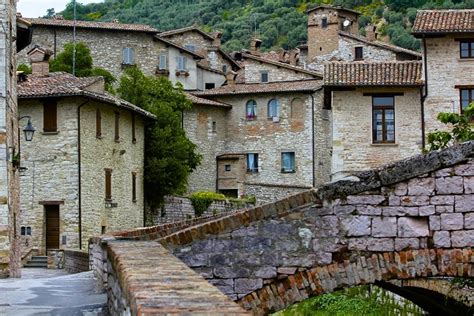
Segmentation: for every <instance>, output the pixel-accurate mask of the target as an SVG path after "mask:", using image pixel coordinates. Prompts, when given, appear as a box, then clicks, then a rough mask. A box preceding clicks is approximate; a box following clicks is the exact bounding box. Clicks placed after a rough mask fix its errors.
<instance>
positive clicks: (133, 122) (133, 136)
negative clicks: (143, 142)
mask: <svg viewBox="0 0 474 316" xmlns="http://www.w3.org/2000/svg"><path fill="white" fill-rule="evenodd" d="M136 142H137V135H136V133H135V114H132V143H134V144H135V143H136Z"/></svg>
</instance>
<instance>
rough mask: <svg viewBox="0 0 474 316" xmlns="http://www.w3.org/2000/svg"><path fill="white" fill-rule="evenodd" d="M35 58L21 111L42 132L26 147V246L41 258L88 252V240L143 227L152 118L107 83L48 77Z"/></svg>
mask: <svg viewBox="0 0 474 316" xmlns="http://www.w3.org/2000/svg"><path fill="white" fill-rule="evenodd" d="M47 55H48V51H47V50H44V49H40V48H35V49H33V50H32V51H30V52H29V56H30V58H31V61H32V63H33V73H32V74H31V75H29V76H27V77H26V78H25V77H24V76H22V77H21V78H20V79H21V80H20V82H19V84H18V98H19V110H20V114H21V115H22V116H28V117H29V119H30V120H31V123H32V124H33V126H35V127H36V129H37V132H36V133H35V136H34V139H33V140H32V141H31V142H25V143H23V144H22V148H21V150H22V153H21V157H22V161H21V170H22V172H21V215H20V219H19V223H20V225H21V228H22V229H21V232H22V234H23V235H25V236H22V238H23V241H24V242H25V244H26V242H27V244H28V246H29V247H32V248H37V249H38V252H39V253H40V254H44V253H46V252H47V251H49V250H52V249H63V248H81V247H82V248H84V247H85V248H87V243H88V240H89V238H90V237H92V236H97V235H100V234H103V233H105V232H107V231H119V230H122V229H126V228H131V227H140V226H143V216H144V201H143V199H144V197H143V196H144V194H143V173H144V142H145V141H144V122H145V120H147V119H153V118H154V116H153V115H152V114H150V113H148V112H146V111H144V110H142V109H140V108H138V107H136V106H134V105H133V104H130V103H128V102H126V101H124V100H121V99H119V98H117V97H115V96H113V95H110V94H108V93H106V92H104V81H103V78H102V77H88V78H77V77H74V76H72V75H70V74H67V73H60V72H58V73H49V72H48V56H47Z"/></svg>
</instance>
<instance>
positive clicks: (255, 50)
mask: <svg viewBox="0 0 474 316" xmlns="http://www.w3.org/2000/svg"><path fill="white" fill-rule="evenodd" d="M260 46H262V40H260V39H258V38H254V39H252V42H250V51H251V53H252V54H254V55H260Z"/></svg>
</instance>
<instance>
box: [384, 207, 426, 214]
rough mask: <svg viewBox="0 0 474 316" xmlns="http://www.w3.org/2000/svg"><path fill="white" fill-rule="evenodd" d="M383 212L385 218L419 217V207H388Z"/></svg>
mask: <svg viewBox="0 0 474 316" xmlns="http://www.w3.org/2000/svg"><path fill="white" fill-rule="evenodd" d="M382 210H383V211H382V214H383V216H418V207H404V206H387V207H384V208H383V209H382Z"/></svg>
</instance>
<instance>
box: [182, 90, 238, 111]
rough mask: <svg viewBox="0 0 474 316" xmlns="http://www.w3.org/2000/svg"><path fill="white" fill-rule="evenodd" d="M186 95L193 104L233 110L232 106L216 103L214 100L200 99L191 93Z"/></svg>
mask: <svg viewBox="0 0 474 316" xmlns="http://www.w3.org/2000/svg"><path fill="white" fill-rule="evenodd" d="M185 94H186V97H187V98H188V99H189V101H191V102H192V103H193V104H197V105H210V106H217V107H224V108H232V105H229V104H225V103H221V102H217V101H214V100H208V99H204V98H200V97H198V96H195V95H193V94H191V93H185Z"/></svg>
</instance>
